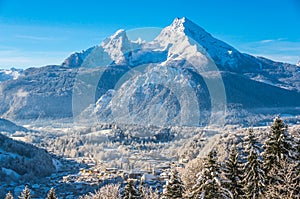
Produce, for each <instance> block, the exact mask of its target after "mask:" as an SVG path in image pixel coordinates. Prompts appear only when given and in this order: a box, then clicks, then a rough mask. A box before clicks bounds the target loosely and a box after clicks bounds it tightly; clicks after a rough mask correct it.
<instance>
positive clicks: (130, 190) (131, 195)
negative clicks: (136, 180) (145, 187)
mask: <svg viewBox="0 0 300 199" xmlns="http://www.w3.org/2000/svg"><path fill="white" fill-rule="evenodd" d="M123 198H124V199H136V198H138V199H139V198H141V196H140V193H139V191H138V190H137V189H136V188H135V186H134V184H133V180H132V179H128V181H127V185H126V186H125V193H124V197H123Z"/></svg>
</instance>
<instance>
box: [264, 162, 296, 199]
mask: <svg viewBox="0 0 300 199" xmlns="http://www.w3.org/2000/svg"><path fill="white" fill-rule="evenodd" d="M295 168H296V164H292V163H291V162H287V161H286V160H281V161H280V167H277V168H276V169H275V168H274V169H272V170H271V171H270V175H272V176H274V178H275V181H274V182H273V183H272V184H270V185H268V187H267V191H266V197H267V198H278V199H279V198H280V199H289V198H300V195H299V194H300V176H299V175H298V170H296V169H295Z"/></svg>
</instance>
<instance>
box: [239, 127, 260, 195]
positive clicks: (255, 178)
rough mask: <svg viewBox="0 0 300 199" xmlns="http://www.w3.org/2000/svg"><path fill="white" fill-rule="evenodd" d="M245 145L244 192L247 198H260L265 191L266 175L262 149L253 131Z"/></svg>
mask: <svg viewBox="0 0 300 199" xmlns="http://www.w3.org/2000/svg"><path fill="white" fill-rule="evenodd" d="M244 144H245V148H244V153H245V154H246V157H245V159H246V162H245V163H244V165H243V173H244V176H243V181H242V184H243V191H244V193H245V197H246V198H258V197H259V196H262V194H263V191H264V187H265V173H264V171H263V169H262V161H261V159H260V156H259V154H260V152H259V151H260V147H259V145H258V142H257V138H256V137H255V136H254V134H253V130H252V129H250V130H249V131H248V135H247V136H246V138H245V140H244Z"/></svg>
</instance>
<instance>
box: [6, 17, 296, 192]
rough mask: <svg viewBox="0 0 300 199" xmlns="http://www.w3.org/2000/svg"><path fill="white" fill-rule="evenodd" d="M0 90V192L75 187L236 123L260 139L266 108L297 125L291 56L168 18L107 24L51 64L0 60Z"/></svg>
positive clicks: (207, 142) (105, 180)
mask: <svg viewBox="0 0 300 199" xmlns="http://www.w3.org/2000/svg"><path fill="white" fill-rule="evenodd" d="M0 64H1V63H0ZM0 102H1V103H0V118H1V119H0V131H1V132H2V134H0V136H1V137H0V144H1V145H0V168H2V170H1V169H0V176H1V181H2V179H4V180H3V181H5V183H3V184H1V185H0V198H2V196H3V195H4V193H7V192H8V191H10V192H12V193H13V194H15V195H18V194H19V192H20V190H22V189H23V188H24V187H22V186H23V185H25V184H28V185H29V188H30V189H31V190H32V193H35V197H36V198H44V196H43V195H42V194H45V193H46V192H47V190H48V189H49V188H51V187H54V188H55V189H56V190H57V194H58V195H59V196H60V197H62V198H76V197H79V195H82V194H86V193H88V192H94V190H95V189H98V188H99V187H101V186H103V185H105V184H109V183H120V184H121V186H122V183H123V181H124V179H125V178H126V177H124V176H126V175H128V176H130V175H132V176H131V177H133V176H134V174H135V175H139V174H141V175H142V174H143V172H144V171H145V173H146V171H148V170H151V171H152V170H153V168H157V170H159V168H166V167H168V166H170V165H176V166H178V167H180V166H182V165H184V164H186V163H188V162H189V161H192V160H193V159H194V158H196V157H199V156H203V155H204V154H206V153H207V152H208V151H209V150H210V149H211V148H212V147H214V146H216V145H218V147H219V148H220V151H223V153H225V152H224V151H226V150H227V151H228V147H227V148H226V146H227V144H228V142H227V141H226V140H228V139H229V138H230V139H231V138H232V139H236V140H238V138H239V136H242V135H243V133H242V132H243V130H244V128H247V127H255V130H254V133H256V134H257V135H260V136H261V137H262V138H261V139H263V138H264V137H265V136H264V135H265V132H266V131H267V129H268V127H267V126H268V125H269V124H270V122H272V121H273V119H274V118H275V117H276V116H280V117H281V118H283V119H284V121H285V123H287V124H288V125H291V126H292V127H291V131H292V132H298V131H299V129H300V127H299V124H300V119H299V118H300V67H299V66H297V65H293V64H288V63H281V62H275V61H272V60H270V59H267V58H264V57H255V56H252V55H249V54H245V53H242V52H239V51H238V50H237V49H235V48H234V47H232V46H230V45H229V44H226V43H225V42H223V41H220V40H218V39H216V38H214V37H213V36H212V35H211V34H209V33H208V32H206V31H205V30H204V29H203V28H201V27H199V26H198V25H196V24H195V23H193V22H192V21H190V20H189V19H187V18H176V19H175V20H174V21H173V23H172V24H171V25H169V26H167V27H165V28H164V29H162V31H161V32H160V34H159V35H158V36H156V37H155V38H154V39H153V40H152V41H144V40H142V39H137V40H130V39H129V37H128V36H127V33H126V31H125V30H118V31H117V32H116V33H115V34H113V35H112V36H110V37H108V38H106V39H105V40H104V41H103V42H102V43H101V44H100V45H96V46H93V47H91V48H89V49H87V50H83V51H82V52H76V53H73V54H71V55H70V56H69V57H67V58H66V59H65V60H64V61H63V63H62V64H61V65H48V66H43V67H38V68H27V69H22V70H19V69H11V70H4V69H3V70H2V69H0ZM233 137H234V138H233ZM220 140H222V142H221V141H220ZM224 140H225V141H224ZM25 142H26V143H25ZM12 145H13V146H15V148H10V146H12ZM222 147H223V148H222ZM220 153H221V152H220ZM35 154H37V155H35ZM35 157H40V158H44V159H45V161H46V162H43V163H40V162H39V161H40V160H38V161H37V160H36V159H35ZM8 160H9V161H10V162H8ZM22 161H23V162H22ZM20 162H21V163H20ZM34 162H37V165H34V164H35V163H34ZM13 164H23V165H24V167H21V166H13ZM45 164H46V166H45ZM49 164H50V165H49ZM166 165H167V166H166ZM39 167H40V168H39ZM39 171H40V172H42V173H40V172H39ZM103 171H105V172H104V173H101V172H103ZM112 171H113V172H112ZM119 172H121V173H122V175H123V176H122V175H119ZM126 172H127V173H126ZM87 173H88V174H87ZM100 174H101V175H100ZM125 174H126V175H125ZM153 175H154V174H153ZM99 176H100V177H99ZM2 177H3V178H2ZM155 183H156V184H154V185H153V187H155V188H157V189H158V190H159V189H162V186H163V185H162V184H161V183H160V182H155ZM150 185H151V184H150ZM151 186H152V185H151Z"/></svg>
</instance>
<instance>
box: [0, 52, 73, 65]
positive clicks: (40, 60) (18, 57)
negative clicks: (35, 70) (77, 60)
mask: <svg viewBox="0 0 300 199" xmlns="http://www.w3.org/2000/svg"><path fill="white" fill-rule="evenodd" d="M0 49H1V48H0ZM68 55H69V52H35V51H28V52H23V51H19V50H16V49H14V50H0V68H1V69H7V68H12V67H15V68H28V67H39V66H45V65H51V64H54V65H55V64H61V63H62V62H63V59H64V58H65V57H67V56H68Z"/></svg>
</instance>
